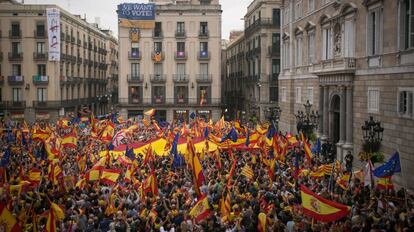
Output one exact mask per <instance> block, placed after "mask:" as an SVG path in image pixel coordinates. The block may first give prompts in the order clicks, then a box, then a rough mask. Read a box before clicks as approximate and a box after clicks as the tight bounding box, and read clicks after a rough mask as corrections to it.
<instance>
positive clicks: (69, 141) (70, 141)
mask: <svg viewBox="0 0 414 232" xmlns="http://www.w3.org/2000/svg"><path fill="white" fill-rule="evenodd" d="M62 146H63V147H69V148H76V147H77V146H78V138H77V135H76V133H75V132H72V133H70V134H67V135H65V136H64V137H63V139H62Z"/></svg>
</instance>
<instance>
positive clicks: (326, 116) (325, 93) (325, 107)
mask: <svg viewBox="0 0 414 232" xmlns="http://www.w3.org/2000/svg"><path fill="white" fill-rule="evenodd" d="M322 120H323V136H322V140H324V141H326V140H327V139H328V137H329V87H328V86H324V87H323V118H322Z"/></svg>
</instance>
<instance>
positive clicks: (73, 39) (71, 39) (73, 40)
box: [70, 36, 76, 44]
mask: <svg viewBox="0 0 414 232" xmlns="http://www.w3.org/2000/svg"><path fill="white" fill-rule="evenodd" d="M75 41H76V39H75V37H73V36H71V37H70V42H71V43H72V44H75Z"/></svg>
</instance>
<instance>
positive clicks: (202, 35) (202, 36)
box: [198, 30, 210, 39]
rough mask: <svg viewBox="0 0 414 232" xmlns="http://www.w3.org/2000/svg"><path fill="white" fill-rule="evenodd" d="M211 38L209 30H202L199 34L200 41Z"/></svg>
mask: <svg viewBox="0 0 414 232" xmlns="http://www.w3.org/2000/svg"><path fill="white" fill-rule="evenodd" d="M209 36H210V33H209V31H208V30H200V31H199V32H198V38H199V39H208V37H209Z"/></svg>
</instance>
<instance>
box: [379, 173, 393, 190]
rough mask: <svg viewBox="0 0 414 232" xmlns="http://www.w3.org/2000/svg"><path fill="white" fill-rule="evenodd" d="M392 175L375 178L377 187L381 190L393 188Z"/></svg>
mask: <svg viewBox="0 0 414 232" xmlns="http://www.w3.org/2000/svg"><path fill="white" fill-rule="evenodd" d="M391 177H392V176H386V177H380V178H378V179H377V188H378V189H383V190H390V189H394V185H393V183H392V180H391Z"/></svg>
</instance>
